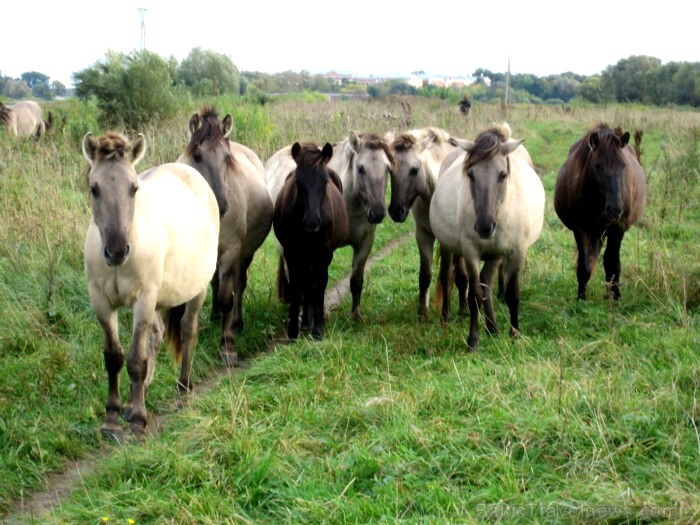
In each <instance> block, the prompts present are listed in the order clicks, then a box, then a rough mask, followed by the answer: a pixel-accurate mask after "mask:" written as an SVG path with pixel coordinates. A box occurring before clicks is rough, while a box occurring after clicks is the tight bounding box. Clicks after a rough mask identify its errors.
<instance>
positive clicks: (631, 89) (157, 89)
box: [0, 48, 700, 128]
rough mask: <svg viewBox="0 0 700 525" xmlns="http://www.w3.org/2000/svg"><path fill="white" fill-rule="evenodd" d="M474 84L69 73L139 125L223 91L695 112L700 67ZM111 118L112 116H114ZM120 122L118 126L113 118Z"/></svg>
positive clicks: (193, 56) (500, 78) (198, 66)
mask: <svg viewBox="0 0 700 525" xmlns="http://www.w3.org/2000/svg"><path fill="white" fill-rule="evenodd" d="M473 77H474V79H475V81H474V83H472V84H470V85H468V86H461V87H458V88H457V87H448V88H445V87H434V86H429V85H424V86H423V87H420V88H416V87H414V86H411V85H409V84H408V83H407V82H406V81H405V80H403V79H386V80H383V81H381V82H379V83H378V84H376V85H372V86H362V85H357V84H352V81H351V80H347V79H345V80H343V82H341V83H337V82H336V81H334V80H332V79H330V78H328V77H327V76H325V75H312V74H310V73H308V72H306V71H301V72H293V71H286V72H282V73H276V74H267V73H261V72H255V71H249V72H240V71H239V70H238V68H237V67H236V65H235V64H234V63H233V61H232V60H231V58H230V57H228V56H227V55H224V54H220V53H217V52H214V51H211V50H204V49H201V48H194V49H192V50H191V51H190V53H189V55H188V56H187V57H186V58H185V59H184V60H182V61H181V62H179V63H178V61H177V60H176V59H175V58H174V57H171V58H163V57H161V56H159V55H157V54H155V53H152V52H149V51H147V50H142V51H134V52H132V53H130V54H124V53H116V52H108V53H107V54H106V55H105V57H104V58H103V59H102V60H100V61H98V62H97V63H95V64H93V65H91V66H89V67H87V68H86V69H83V70H81V71H78V72H76V73H74V74H73V81H74V84H75V88H74V90H73V92H72V94H73V95H74V96H76V97H77V98H78V99H81V100H90V101H93V102H94V103H95V104H96V105H97V108H98V110H99V112H100V114H101V116H102V118H103V120H105V123H107V124H110V125H115V124H122V125H126V126H127V127H130V128H138V127H139V126H140V125H141V124H142V123H144V122H147V121H149V120H151V119H153V118H154V117H156V118H163V119H166V118H168V117H170V116H173V115H174V114H175V113H176V111H177V109H178V108H179V107H181V106H182V104H183V103H187V102H188V101H191V100H192V99H193V98H197V99H202V98H206V97H217V96H221V95H226V94H230V95H233V96H244V97H248V98H250V99H252V100H254V101H257V102H259V103H262V104H264V103H265V102H267V101H268V100H269V99H270V97H271V96H272V94H279V93H299V92H309V93H314V92H320V93H328V92H339V91H340V92H343V91H348V92H356V91H367V93H368V94H369V96H371V97H375V98H379V97H383V96H388V95H401V94H408V95H415V96H427V97H438V98H443V99H450V100H454V101H455V103H457V102H458V101H459V100H461V99H462V98H463V97H464V96H465V95H467V96H468V97H469V98H470V99H471V100H472V101H481V102H494V101H495V102H498V101H501V102H502V101H508V102H513V103H535V104H560V103H569V102H571V101H576V100H580V101H584V102H591V103H606V102H623V103H625V102H634V103H642V104H652V105H687V106H692V107H700V62H692V63H688V62H670V63H667V64H662V63H661V61H660V60H659V59H658V58H654V57H649V56H630V57H628V58H625V59H622V60H620V61H618V62H617V63H616V64H614V65H610V66H608V67H607V68H606V69H605V70H604V71H602V72H601V73H600V74H599V75H592V76H584V75H577V74H575V73H571V72H567V73H562V74H559V75H549V76H546V77H537V76H535V75H532V74H515V75H510V74H509V73H497V72H493V71H489V70H487V69H483V68H480V69H477V70H476V71H474V74H473ZM0 94H2V96H4V97H9V98H13V99H21V98H29V97H34V98H39V99H45V100H51V99H53V98H56V97H62V96H66V95H69V94H71V93H69V91H68V89H67V88H66V87H65V86H64V85H63V84H61V83H60V82H58V81H53V82H51V80H50V78H49V77H48V76H47V75H44V74H42V73H39V72H36V71H30V72H26V73H23V74H22V76H21V78H19V79H12V78H9V77H4V76H2V74H1V73H0ZM117 115H118V117H117ZM115 118H119V119H120V121H119V122H115V121H114V119H115Z"/></svg>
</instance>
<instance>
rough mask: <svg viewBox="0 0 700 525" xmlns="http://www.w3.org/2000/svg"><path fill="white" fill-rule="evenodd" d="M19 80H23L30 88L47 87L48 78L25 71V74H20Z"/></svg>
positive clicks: (35, 72) (36, 72)
mask: <svg viewBox="0 0 700 525" xmlns="http://www.w3.org/2000/svg"><path fill="white" fill-rule="evenodd" d="M20 78H21V79H22V80H24V81H25V82H26V83H27V85H28V86H29V87H30V88H33V87H34V86H36V85H37V84H46V85H47V86H48V85H49V77H48V76H47V75H44V74H43V73H39V72H38V71H27V72H26V73H22V75H21V76H20Z"/></svg>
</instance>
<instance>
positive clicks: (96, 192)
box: [90, 183, 100, 198]
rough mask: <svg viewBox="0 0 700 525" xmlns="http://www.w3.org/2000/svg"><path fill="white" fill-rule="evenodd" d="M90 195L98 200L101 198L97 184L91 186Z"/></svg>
mask: <svg viewBox="0 0 700 525" xmlns="http://www.w3.org/2000/svg"><path fill="white" fill-rule="evenodd" d="M90 194H91V195H92V196H93V197H94V198H97V197H99V196H100V188H98V187H97V183H95V184H92V185H90Z"/></svg>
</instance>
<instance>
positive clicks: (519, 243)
mask: <svg viewBox="0 0 700 525" xmlns="http://www.w3.org/2000/svg"><path fill="white" fill-rule="evenodd" d="M522 143H523V140H512V139H511V136H510V127H509V126H508V125H507V124H503V125H500V126H494V127H491V128H488V129H486V130H485V131H482V132H481V133H480V134H479V135H478V136H477V138H476V140H475V141H473V142H472V141H463V142H462V147H463V148H464V150H463V151H462V152H461V153H460V154H459V155H458V156H456V157H452V156H449V157H448V159H446V160H445V161H444V162H443V165H442V167H441V170H440V173H439V175H438V181H437V185H436V188H435V193H434V194H433V198H432V200H431V202H430V225H431V228H432V230H433V232H434V234H435V237H436V238H437V240H438V241H439V243H440V257H441V260H440V286H441V287H442V289H443V290H444V291H447V290H449V282H450V274H451V271H452V266H453V260H454V256H458V257H462V258H463V260H464V264H465V267H466V274H467V278H468V280H469V292H468V298H467V299H468V304H469V312H470V327H469V337H468V340H467V344H468V347H469V349H471V350H474V349H476V348H477V347H478V345H479V312H480V310H481V308H482V307H483V309H484V313H485V318H486V330H487V332H489V333H495V332H496V331H497V330H498V326H497V323H496V318H495V315H494V309H493V293H492V289H493V279H494V276H495V274H496V273H497V271H498V269H499V266H501V264H502V265H503V279H504V295H505V301H506V304H507V305H508V309H509V312H510V325H511V335H513V336H517V335H519V334H520V331H519V330H520V328H519V324H518V308H519V304H520V272H521V270H522V267H523V264H524V261H525V257H526V254H527V250H528V249H529V247H530V246H532V244H534V242H535V241H536V240H537V239H538V238H539V236H540V234H541V232H542V226H543V223H544V205H545V194H544V187H543V185H542V181H541V180H540V178H539V176H538V175H537V173H536V172H535V170H534V169H533V168H532V166H531V163H530V162H528V160H527V157H529V155H527V156H526V155H525V153H526V152H524V147H523V146H522ZM482 260H483V261H484V266H483V269H482V270H481V272H480V269H479V267H480V263H481V261H482ZM449 317H450V297H449V293H443V304H442V319H443V321H446V320H448V319H449Z"/></svg>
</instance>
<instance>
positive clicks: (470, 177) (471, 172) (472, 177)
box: [467, 170, 474, 182]
mask: <svg viewBox="0 0 700 525" xmlns="http://www.w3.org/2000/svg"><path fill="white" fill-rule="evenodd" d="M467 177H469V180H470V181H472V182H474V172H473V171H472V170H468V171H467Z"/></svg>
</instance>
